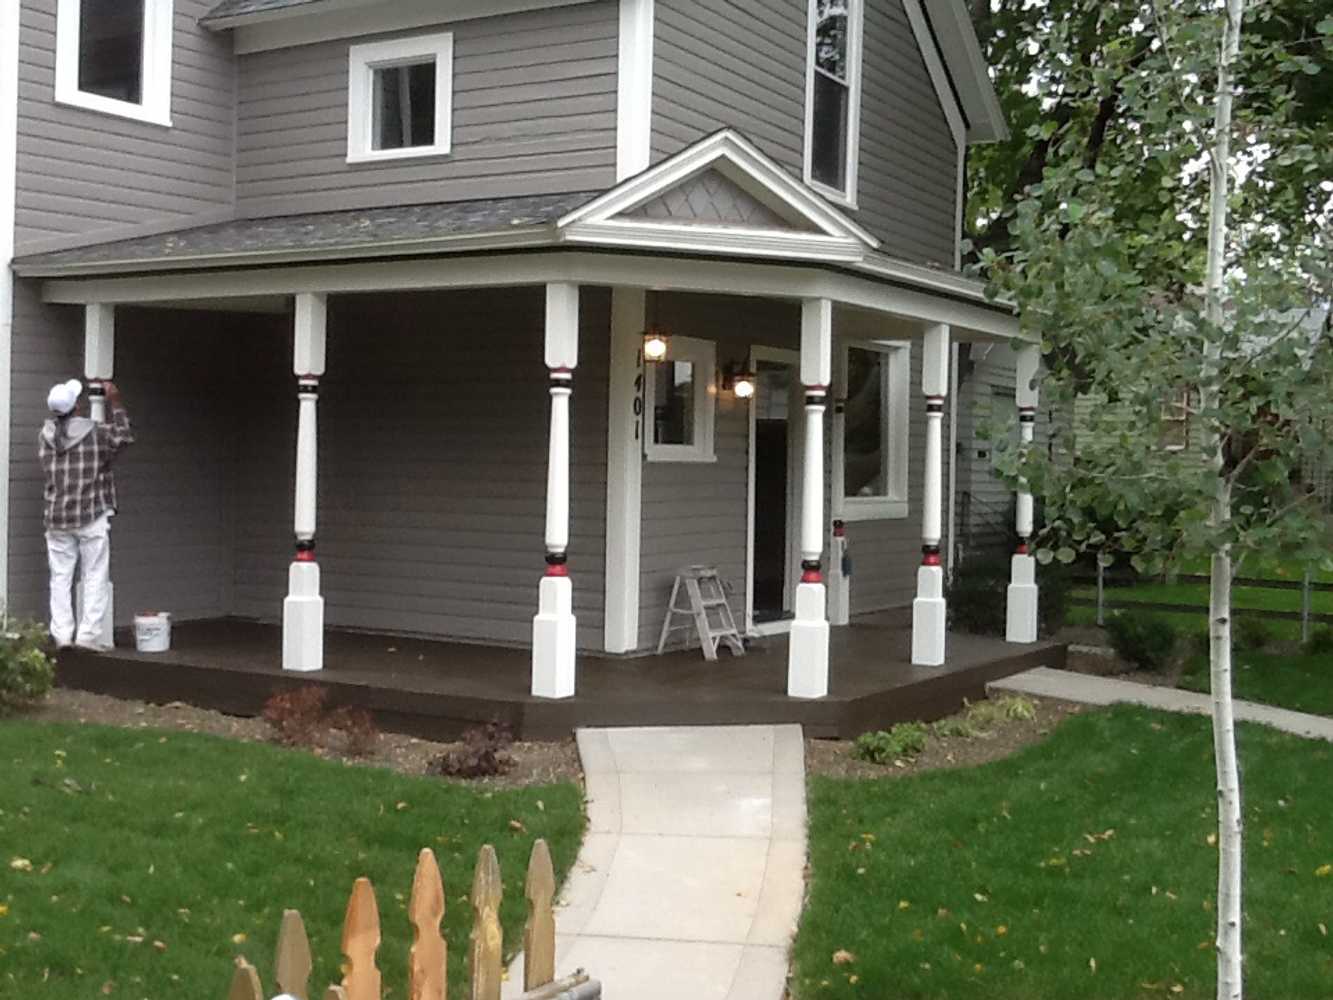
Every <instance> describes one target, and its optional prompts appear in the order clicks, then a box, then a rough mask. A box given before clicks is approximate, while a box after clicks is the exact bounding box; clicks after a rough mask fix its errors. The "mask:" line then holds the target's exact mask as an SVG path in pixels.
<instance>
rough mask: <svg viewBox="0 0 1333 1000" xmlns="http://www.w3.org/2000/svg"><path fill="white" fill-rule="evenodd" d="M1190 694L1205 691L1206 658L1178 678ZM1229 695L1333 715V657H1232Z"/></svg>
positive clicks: (1241, 653) (1244, 653) (1198, 659)
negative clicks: (1230, 693)
mask: <svg viewBox="0 0 1333 1000" xmlns="http://www.w3.org/2000/svg"><path fill="white" fill-rule="evenodd" d="M1180 686H1181V687H1183V688H1186V689H1187V690H1190V691H1204V692H1206V691H1207V690H1208V658H1207V657H1196V658H1195V659H1194V660H1193V661H1191V663H1190V667H1189V669H1188V670H1186V671H1185V673H1184V675H1183V676H1182V677H1181V678H1180ZM1231 692H1232V694H1233V695H1234V696H1235V697H1237V698H1243V699H1245V700H1246V701H1257V702H1262V703H1263V704H1265V705H1277V706H1278V707H1280V708H1289V709H1292V710H1293V711H1296V712H1313V713H1314V714H1316V715H1333V653H1307V654H1304V655H1296V654H1291V653H1255V652H1250V651H1249V650H1245V649H1238V650H1236V651H1235V653H1234V654H1233V657H1232V674H1231Z"/></svg>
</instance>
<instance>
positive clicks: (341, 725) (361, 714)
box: [326, 705, 380, 757]
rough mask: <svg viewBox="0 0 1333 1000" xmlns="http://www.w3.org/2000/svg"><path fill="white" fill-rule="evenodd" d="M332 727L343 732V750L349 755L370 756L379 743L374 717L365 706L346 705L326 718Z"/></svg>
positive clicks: (378, 733)
mask: <svg viewBox="0 0 1333 1000" xmlns="http://www.w3.org/2000/svg"><path fill="white" fill-rule="evenodd" d="M326 722H327V723H328V726H329V728H330V729H332V730H334V731H335V732H339V733H342V738H343V750H344V751H345V752H346V753H347V755H348V756H349V757H369V756H370V755H371V754H372V753H374V752H375V747H376V745H377V744H378V743H379V739H380V731H379V728H378V727H377V726H376V725H375V719H374V717H373V716H372V715H371V714H370V713H369V712H368V711H366V710H365V709H364V708H352V707H351V706H350V705H344V706H343V707H342V708H339V709H337V710H336V711H334V712H332V713H330V715H329V716H328V718H327V719H326Z"/></svg>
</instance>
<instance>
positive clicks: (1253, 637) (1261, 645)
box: [1233, 615, 1274, 650]
mask: <svg viewBox="0 0 1333 1000" xmlns="http://www.w3.org/2000/svg"><path fill="white" fill-rule="evenodd" d="M1233 624H1234V627H1235V629H1236V633H1235V635H1236V638H1235V644H1236V645H1237V646H1239V647H1240V648H1241V649H1251V650H1261V649H1266V648H1267V647H1269V646H1271V645H1272V644H1273V639H1274V632H1273V626H1272V625H1270V624H1269V623H1268V622H1266V621H1264V619H1262V618H1259V617H1256V616H1254V615H1246V616H1244V617H1241V618H1236V619H1235V621H1234V623H1233Z"/></svg>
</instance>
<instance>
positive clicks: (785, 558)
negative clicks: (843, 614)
mask: <svg viewBox="0 0 1333 1000" xmlns="http://www.w3.org/2000/svg"><path fill="white" fill-rule="evenodd" d="M752 359H753V368H754V373H755V395H754V400H753V402H752V403H751V410H750V412H751V435H750V506H751V511H752V514H753V520H752V523H751V535H750V551H751V560H752V563H751V564H752V569H753V571H752V577H751V586H750V598H751V606H750V621H751V624H752V625H753V626H754V627H755V628H757V629H759V630H760V631H766V630H768V629H772V628H774V627H775V626H776V627H780V626H778V625H777V623H781V622H784V621H786V620H787V619H790V618H791V614H792V573H793V572H794V567H795V566H796V561H794V557H793V545H794V541H795V538H794V532H793V525H794V523H795V519H796V509H795V508H796V498H797V496H798V494H797V492H796V486H797V477H796V475H795V461H794V460H795V457H796V455H797V454H798V453H799V452H798V446H799V443H800V440H799V439H800V433H799V430H800V417H801V415H802V413H803V411H802V409H801V406H800V382H799V378H798V374H797V373H798V365H799V359H798V357H797V355H796V354H795V353H794V352H788V351H778V350H763V349H760V348H755V350H754V354H753V355H752ZM766 627H767V628H766Z"/></svg>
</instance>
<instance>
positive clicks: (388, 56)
mask: <svg viewBox="0 0 1333 1000" xmlns="http://www.w3.org/2000/svg"><path fill="white" fill-rule="evenodd" d="M427 59H434V60H435V142H434V143H433V144H432V145H430V146H409V147H406V148H403V149H376V148H375V139H374V135H373V134H372V131H373V129H374V125H375V116H374V114H373V112H372V109H371V106H370V105H371V96H372V95H373V94H374V92H375V70H377V69H384V68H387V67H393V66H402V65H407V64H412V63H421V62H425V61H426V60H427ZM347 79H348V86H347V162H348V163H379V162H382V161H385V160H407V159H419V158H421V157H423V156H446V155H448V153H449V151H450V148H451V145H452V137H451V135H450V130H451V127H452V124H453V90H454V36H453V33H452V32H448V31H446V32H440V33H438V34H432V35H417V36H415V37H412V38H395V39H392V40H391V41H387V42H370V43H367V44H365V45H352V46H349V47H348V49H347Z"/></svg>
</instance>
